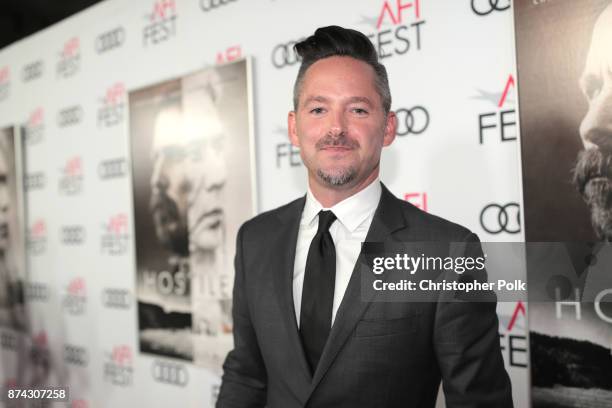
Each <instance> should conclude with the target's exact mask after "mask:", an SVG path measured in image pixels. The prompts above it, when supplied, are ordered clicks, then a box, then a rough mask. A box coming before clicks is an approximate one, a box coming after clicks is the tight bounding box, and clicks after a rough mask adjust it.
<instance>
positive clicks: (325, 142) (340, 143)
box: [315, 132, 359, 150]
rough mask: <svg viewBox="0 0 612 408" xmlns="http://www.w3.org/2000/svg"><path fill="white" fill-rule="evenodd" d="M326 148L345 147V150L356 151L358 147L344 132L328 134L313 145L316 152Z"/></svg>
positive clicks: (356, 142)
mask: <svg viewBox="0 0 612 408" xmlns="http://www.w3.org/2000/svg"><path fill="white" fill-rule="evenodd" d="M326 147H345V148H347V149H356V148H358V147H359V142H358V141H356V140H355V139H353V138H351V137H349V136H348V135H347V134H346V133H345V132H341V133H338V134H331V133H328V134H326V135H325V136H323V137H322V138H321V139H320V140H319V141H318V142H317V143H316V144H315V148H316V149H317V150H321V149H325V148H326Z"/></svg>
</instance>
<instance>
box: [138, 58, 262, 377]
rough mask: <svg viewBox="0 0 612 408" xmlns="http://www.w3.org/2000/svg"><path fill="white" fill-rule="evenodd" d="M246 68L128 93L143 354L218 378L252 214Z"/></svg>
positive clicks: (222, 68) (227, 68) (234, 65)
mask: <svg viewBox="0 0 612 408" xmlns="http://www.w3.org/2000/svg"><path fill="white" fill-rule="evenodd" d="M248 71H249V65H248V63H247V61H238V62H235V63H232V64H228V65H223V66H217V67H214V68H208V69H204V70H202V71H199V72H196V73H193V74H190V75H186V76H184V77H182V78H178V79H173V80H169V81H166V82H163V83H159V84H156V85H153V86H150V87H147V88H144V89H139V90H136V91H133V92H130V93H129V109H130V111H129V116H130V138H131V150H132V166H133V190H134V220H135V239H136V267H137V297H138V321H139V343H140V350H141V351H142V352H144V353H150V354H155V355H161V356H168V357H175V358H180V359H184V360H187V361H193V362H195V363H196V364H197V365H200V366H204V367H207V368H210V369H212V370H214V371H220V369H221V364H222V362H223V360H224V358H225V355H226V354H227V352H228V351H229V350H230V349H231V348H232V319H231V293H232V284H233V263H232V258H233V256H234V252H235V237H236V233H237V231H238V228H239V226H240V224H241V223H242V222H244V221H245V220H247V219H248V218H250V217H252V216H253V214H254V203H255V190H254V187H253V184H254V183H253V179H254V170H253V162H252V149H253V146H252V137H251V131H250V103H249V99H250V98H249V95H250V93H249V80H248V77H249V75H248Z"/></svg>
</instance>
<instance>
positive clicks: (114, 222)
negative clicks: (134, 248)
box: [100, 213, 130, 255]
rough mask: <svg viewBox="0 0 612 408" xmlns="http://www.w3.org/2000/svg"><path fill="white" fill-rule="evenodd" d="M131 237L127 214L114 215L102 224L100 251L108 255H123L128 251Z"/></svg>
mask: <svg viewBox="0 0 612 408" xmlns="http://www.w3.org/2000/svg"><path fill="white" fill-rule="evenodd" d="M129 238H130V236H129V235H128V218H127V214H125V213H119V214H116V215H113V216H112V217H110V219H109V220H108V222H107V223H105V224H102V236H101V237H100V252H102V253H103V254H107V255H123V254H125V252H126V251H127V248H128V242H129Z"/></svg>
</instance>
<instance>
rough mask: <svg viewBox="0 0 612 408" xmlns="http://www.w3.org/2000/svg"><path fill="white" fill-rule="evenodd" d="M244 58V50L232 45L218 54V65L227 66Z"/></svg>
mask: <svg viewBox="0 0 612 408" xmlns="http://www.w3.org/2000/svg"><path fill="white" fill-rule="evenodd" d="M241 57H242V48H241V47H240V46H239V45H232V46H231V47H227V48H226V49H225V50H223V51H219V52H218V53H217V61H216V62H217V64H226V63H228V62H232V61H235V60H237V59H240V58H241Z"/></svg>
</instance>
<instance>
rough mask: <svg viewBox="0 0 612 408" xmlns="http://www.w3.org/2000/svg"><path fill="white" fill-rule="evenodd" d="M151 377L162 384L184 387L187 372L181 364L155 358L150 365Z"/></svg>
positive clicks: (187, 378)
mask: <svg viewBox="0 0 612 408" xmlns="http://www.w3.org/2000/svg"><path fill="white" fill-rule="evenodd" d="M151 374H152V375H153V379H154V380H155V381H157V382H160V383H163V384H170V385H175V386H178V387H185V386H186V385H187V384H188V383H189V373H188V372H187V368H186V367H185V365H183V364H179V363H174V362H170V361H162V360H155V361H153V365H152V366H151Z"/></svg>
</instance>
